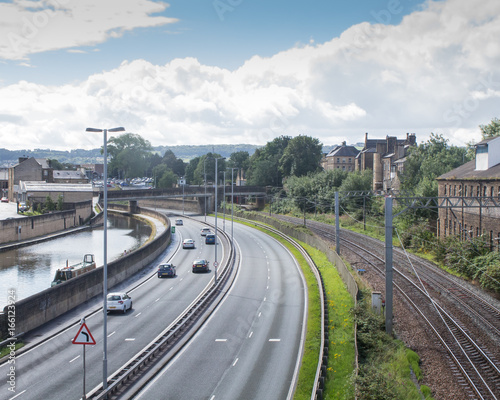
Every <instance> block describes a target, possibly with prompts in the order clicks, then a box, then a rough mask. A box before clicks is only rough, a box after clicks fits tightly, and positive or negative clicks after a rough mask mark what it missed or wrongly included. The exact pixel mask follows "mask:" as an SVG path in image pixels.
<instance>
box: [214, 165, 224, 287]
mask: <svg viewBox="0 0 500 400" xmlns="http://www.w3.org/2000/svg"><path fill="white" fill-rule="evenodd" d="M218 160H225V158H224V157H216V158H215V262H214V269H215V283H217V267H218V265H217V191H218V190H217V189H218V183H219V182H218V177H217V161H218Z"/></svg>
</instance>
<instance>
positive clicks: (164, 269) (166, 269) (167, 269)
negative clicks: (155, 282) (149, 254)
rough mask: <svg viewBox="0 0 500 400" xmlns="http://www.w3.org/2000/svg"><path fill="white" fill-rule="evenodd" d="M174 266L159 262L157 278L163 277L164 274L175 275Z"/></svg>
mask: <svg viewBox="0 0 500 400" xmlns="http://www.w3.org/2000/svg"><path fill="white" fill-rule="evenodd" d="M175 275H176V272H175V266H173V265H172V264H160V265H159V266H158V278H163V277H164V276H169V277H170V276H175Z"/></svg>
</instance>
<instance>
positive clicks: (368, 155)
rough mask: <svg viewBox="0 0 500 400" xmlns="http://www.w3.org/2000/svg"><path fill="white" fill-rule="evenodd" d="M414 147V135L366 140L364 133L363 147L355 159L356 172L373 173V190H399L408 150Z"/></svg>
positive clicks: (366, 135)
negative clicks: (365, 171) (370, 171)
mask: <svg viewBox="0 0 500 400" xmlns="http://www.w3.org/2000/svg"><path fill="white" fill-rule="evenodd" d="M415 145H416V136H415V134H414V133H407V134H406V138H405V139H398V138H397V137H395V136H386V138H385V139H368V133H365V145H364V147H363V149H362V150H361V151H360V152H359V154H358V156H357V157H356V163H355V166H356V170H357V171H364V170H367V169H371V170H372V171H373V187H372V188H373V190H391V189H392V190H399V187H400V183H399V175H400V174H401V173H402V172H403V170H404V162H405V160H406V156H407V154H408V149H409V148H410V146H415Z"/></svg>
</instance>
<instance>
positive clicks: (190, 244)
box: [182, 239, 194, 249]
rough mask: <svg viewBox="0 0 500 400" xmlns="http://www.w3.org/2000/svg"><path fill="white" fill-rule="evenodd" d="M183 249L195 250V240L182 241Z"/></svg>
mask: <svg viewBox="0 0 500 400" xmlns="http://www.w3.org/2000/svg"><path fill="white" fill-rule="evenodd" d="M182 248H183V249H194V240H193V239H184V240H183V241H182Z"/></svg>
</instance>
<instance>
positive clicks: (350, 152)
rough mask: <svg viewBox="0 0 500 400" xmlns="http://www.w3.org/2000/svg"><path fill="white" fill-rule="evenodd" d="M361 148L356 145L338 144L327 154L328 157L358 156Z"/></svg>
mask: <svg viewBox="0 0 500 400" xmlns="http://www.w3.org/2000/svg"><path fill="white" fill-rule="evenodd" d="M358 154H359V150H358V149H356V147H354V146H337V147H335V148H334V149H332V150H331V151H330V152H329V153H328V154H327V155H326V156H327V157H356V156H357V155H358Z"/></svg>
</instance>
